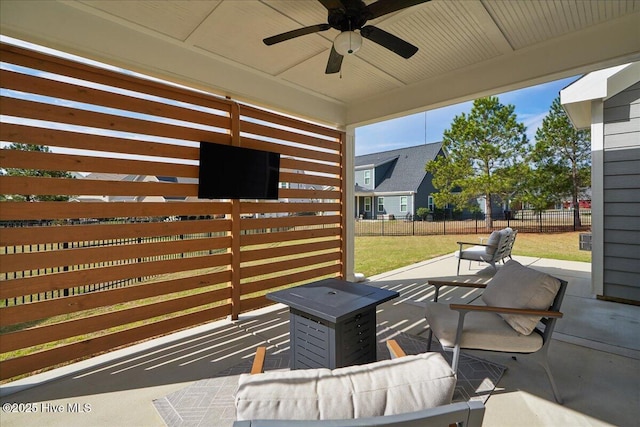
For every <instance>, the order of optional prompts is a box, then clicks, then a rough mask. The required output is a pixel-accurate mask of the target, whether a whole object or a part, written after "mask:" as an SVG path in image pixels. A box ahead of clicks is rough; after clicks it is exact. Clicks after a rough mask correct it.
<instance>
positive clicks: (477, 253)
mask: <svg viewBox="0 0 640 427" xmlns="http://www.w3.org/2000/svg"><path fill="white" fill-rule="evenodd" d="M487 248H488V247H487V246H471V247H469V248H467V249H465V250H463V251H462V254H460V251H456V253H455V256H456V258H462V259H466V260H469V261H485V262H488V261H490V260H491V259H492V258H493V254H492V253H491V254H490V253H488V252H487Z"/></svg>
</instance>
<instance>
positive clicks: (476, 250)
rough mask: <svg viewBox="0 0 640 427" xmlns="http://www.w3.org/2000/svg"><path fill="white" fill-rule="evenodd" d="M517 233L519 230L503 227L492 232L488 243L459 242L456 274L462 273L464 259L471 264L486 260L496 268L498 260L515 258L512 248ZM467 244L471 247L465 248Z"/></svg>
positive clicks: (456, 254) (456, 255)
mask: <svg viewBox="0 0 640 427" xmlns="http://www.w3.org/2000/svg"><path fill="white" fill-rule="evenodd" d="M517 234H518V230H512V229H511V228H503V229H502V230H499V231H494V232H493V233H491V235H490V236H489V239H488V240H487V243H480V244H478V243H470V242H458V245H460V249H459V250H457V251H456V252H455V257H456V258H458V269H457V270H456V275H459V274H460V261H462V260H463V259H464V260H468V261H469V265H471V261H479V262H486V263H488V264H490V265H491V266H492V267H493V268H494V269H496V263H497V262H499V261H502V262H504V260H505V258H507V257H509V258H510V259H513V258H512V257H511V249H513V244H514V243H515V241H516V235H517ZM465 245H467V246H471V247H469V248H467V249H463V248H464V246H465Z"/></svg>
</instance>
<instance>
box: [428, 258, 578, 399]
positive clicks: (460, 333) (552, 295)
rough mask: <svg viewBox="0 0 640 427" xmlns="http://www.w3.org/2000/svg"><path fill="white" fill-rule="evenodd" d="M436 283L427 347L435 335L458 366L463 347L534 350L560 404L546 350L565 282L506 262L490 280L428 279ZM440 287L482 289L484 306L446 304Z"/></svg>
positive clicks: (518, 351) (492, 349)
mask: <svg viewBox="0 0 640 427" xmlns="http://www.w3.org/2000/svg"><path fill="white" fill-rule="evenodd" d="M429 284H431V285H434V286H435V288H436V292H435V298H434V301H433V302H427V306H426V312H425V317H426V319H427V321H428V322H429V328H430V330H429V346H430V345H431V340H432V338H433V335H435V336H436V338H437V339H438V341H439V342H440V344H441V345H442V348H443V349H444V350H448V351H453V359H452V363H451V366H452V368H453V370H454V371H457V368H458V359H459V357H460V350H461V349H473V350H485V351H494V352H501V353H517V354H521V355H530V356H533V357H532V358H533V359H534V360H535V361H536V362H538V363H539V364H541V365H542V367H543V368H544V370H545V372H546V374H547V376H548V377H549V382H550V383H551V388H552V390H553V395H554V397H555V399H556V401H557V402H558V403H562V399H561V397H560V393H559V392H558V388H557V387H556V384H555V381H554V380H553V376H552V375H551V370H550V368H549V363H548V362H547V352H548V350H549V343H550V342H551V334H552V333H553V330H554V328H555V324H556V320H557V319H559V318H561V317H562V313H561V312H560V305H561V304H562V299H563V298H564V293H565V291H566V288H567V282H566V281H564V280H560V279H557V278H555V277H552V276H549V275H547V274H545V273H542V272H539V271H537V270H534V269H531V268H528V267H524V266H522V265H520V264H519V263H518V262H516V261H513V260H511V261H508V262H507V263H506V264H505V266H504V267H502V268H501V269H500V270H498V272H497V273H496V275H495V276H494V277H493V278H492V279H491V280H490V281H489V282H488V283H486V284H481V283H477V282H476V283H473V282H472V281H470V282H467V283H460V282H452V281H447V280H438V279H437V278H435V279H429ZM442 286H461V287H468V288H484V291H483V294H482V296H481V299H482V302H483V303H484V304H486V305H470V304H443V303H439V302H438V294H439V292H440V288H441V287H442Z"/></svg>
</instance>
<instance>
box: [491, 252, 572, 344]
mask: <svg viewBox="0 0 640 427" xmlns="http://www.w3.org/2000/svg"><path fill="white" fill-rule="evenodd" d="M559 289H560V281H559V280H558V279H556V278H555V277H552V276H549V275H548V274H545V273H543V272H541V271H537V270H534V269H532V268H529V267H525V266H523V265H522V264H520V263H519V262H517V261H514V260H510V261H508V262H507V263H506V264H505V265H504V266H502V268H500V269H499V270H498V272H497V273H496V275H495V276H493V279H491V281H490V282H489V283H488V284H487V288H486V289H485V291H484V292H483V294H482V301H484V303H485V304H487V305H490V306H494V307H510V308H528V309H532V310H547V309H548V308H549V307H550V306H551V304H552V303H553V300H554V298H555V297H556V294H557V293H558V290H559ZM500 316H502V318H503V319H504V320H505V321H506V322H507V323H508V324H509V325H510V326H511V327H512V328H513V329H514V330H515V331H516V332H519V333H521V334H523V335H529V334H531V332H533V330H534V329H535V327H536V325H537V324H538V322H539V321H540V319H541V317H539V316H523V315H516V314H500Z"/></svg>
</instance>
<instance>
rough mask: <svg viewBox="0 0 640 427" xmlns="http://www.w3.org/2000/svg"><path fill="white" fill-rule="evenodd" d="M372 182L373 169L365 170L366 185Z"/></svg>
mask: <svg viewBox="0 0 640 427" xmlns="http://www.w3.org/2000/svg"><path fill="white" fill-rule="evenodd" d="M369 184H371V171H364V185H369Z"/></svg>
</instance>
